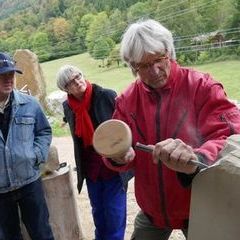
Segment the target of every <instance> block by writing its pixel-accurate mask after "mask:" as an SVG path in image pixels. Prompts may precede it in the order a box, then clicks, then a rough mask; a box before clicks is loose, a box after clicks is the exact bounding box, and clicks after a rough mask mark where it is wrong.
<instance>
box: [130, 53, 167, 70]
mask: <svg viewBox="0 0 240 240" xmlns="http://www.w3.org/2000/svg"><path fill="white" fill-rule="evenodd" d="M166 59H168V56H167V55H164V56H159V57H158V58H155V59H153V60H152V61H149V62H146V63H136V64H130V67H131V68H132V70H133V71H134V72H135V73H138V72H143V71H146V70H147V69H148V68H150V67H153V66H154V65H155V64H157V65H163V64H164V63H165V60H166Z"/></svg>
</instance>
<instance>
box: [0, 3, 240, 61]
mask: <svg viewBox="0 0 240 240" xmlns="http://www.w3.org/2000/svg"><path fill="white" fill-rule="evenodd" d="M142 18H153V19H155V20H158V21H160V22H161V23H162V24H163V25H164V26H166V27H167V28H169V29H170V30H171V31H172V32H173V35H174V40H175V46H176V52H177V58H178V60H179V61H180V62H183V63H186V64H191V63H194V62H205V61H208V60H212V59H214V60H217V59H220V60H223V59H224V58H229V57H231V58H238V59H239V58H240V0H179V1H175V0H141V1H137V0H118V1H116V0H85V1H84V0H24V1H23V0H0V51H7V52H10V53H14V52H15V50H16V49H25V48H27V49H30V50H31V51H33V52H35V53H36V54H37V55H38V57H39V59H40V61H47V60H52V59H57V58H61V57H65V56H70V55H74V54H79V53H83V52H89V53H90V55H91V56H92V57H93V58H94V59H102V60H103V62H104V64H107V65H110V64H112V63H117V64H119V62H120V59H119V54H118V52H119V49H118V48H119V42H120V41H121V36H122V34H123V32H124V30H125V28H126V27H127V25H128V24H129V23H132V22H134V21H136V20H138V19H142Z"/></svg>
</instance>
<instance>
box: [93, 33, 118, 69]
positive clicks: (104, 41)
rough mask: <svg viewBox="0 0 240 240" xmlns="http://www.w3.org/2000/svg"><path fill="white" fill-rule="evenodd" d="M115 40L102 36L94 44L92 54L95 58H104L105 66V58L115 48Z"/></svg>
mask: <svg viewBox="0 0 240 240" xmlns="http://www.w3.org/2000/svg"><path fill="white" fill-rule="evenodd" d="M113 45H114V43H113V40H111V39H110V38H107V37H101V38H99V39H98V40H97V41H95V44H94V46H93V51H92V56H93V58H94V59H102V61H103V66H104V59H106V58H107V57H108V56H109V54H110V52H111V50H112V49H113Z"/></svg>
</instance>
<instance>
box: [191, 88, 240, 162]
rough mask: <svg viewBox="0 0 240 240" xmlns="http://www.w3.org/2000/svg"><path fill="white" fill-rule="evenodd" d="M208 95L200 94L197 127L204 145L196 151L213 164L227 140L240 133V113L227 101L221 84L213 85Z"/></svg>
mask: <svg viewBox="0 0 240 240" xmlns="http://www.w3.org/2000/svg"><path fill="white" fill-rule="evenodd" d="M205 90H206V89H205ZM207 93H208V94H206V91H205V94H204V95H203V94H201V92H200V93H199V94H200V95H201V96H199V98H198V100H199V104H198V106H199V109H198V113H197V114H198V122H197V125H198V129H199V131H200V135H201V136H202V137H203V139H202V140H203V144H202V145H201V146H200V147H199V148H197V149H194V150H195V152H198V153H201V154H203V155H204V156H206V157H207V159H208V160H209V161H210V162H209V163H210V164H211V162H212V161H215V160H216V159H217V157H218V153H219V151H220V150H221V149H222V148H223V147H224V143H225V140H226V138H227V137H229V136H230V135H233V134H239V133H240V111H239V109H238V108H237V107H236V106H235V105H234V104H233V103H231V102H230V101H229V100H228V99H227V96H226V94H225V92H224V90H223V87H222V85H221V84H219V83H215V84H212V85H211V86H210V87H209V89H208V91H207Z"/></svg>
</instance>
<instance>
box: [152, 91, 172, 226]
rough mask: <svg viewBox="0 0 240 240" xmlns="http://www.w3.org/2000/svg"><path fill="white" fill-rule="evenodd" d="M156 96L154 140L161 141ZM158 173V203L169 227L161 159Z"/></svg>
mask: <svg viewBox="0 0 240 240" xmlns="http://www.w3.org/2000/svg"><path fill="white" fill-rule="evenodd" d="M155 95H156V98H157V111H156V118H155V119H156V140H157V142H160V141H161V133H160V124H161V122H160V109H161V96H159V95H158V94H155ZM158 174H159V192H160V197H161V199H162V204H160V207H161V211H162V214H163V218H164V221H165V225H166V227H167V228H170V221H169V218H168V215H167V209H166V205H167V204H166V197H165V193H164V181H163V174H162V163H161V161H159V162H158Z"/></svg>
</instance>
